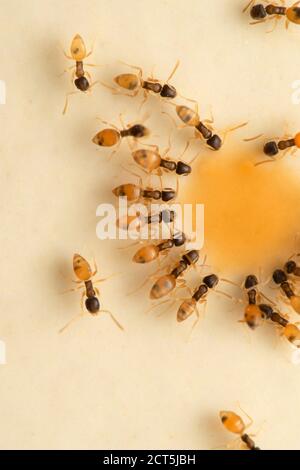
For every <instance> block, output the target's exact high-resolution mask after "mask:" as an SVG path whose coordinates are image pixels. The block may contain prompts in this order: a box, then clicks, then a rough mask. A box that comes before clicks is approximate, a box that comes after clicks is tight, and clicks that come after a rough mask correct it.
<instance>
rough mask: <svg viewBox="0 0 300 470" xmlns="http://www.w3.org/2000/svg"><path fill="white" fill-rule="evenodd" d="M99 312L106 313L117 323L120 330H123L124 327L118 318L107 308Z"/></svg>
mask: <svg viewBox="0 0 300 470" xmlns="http://www.w3.org/2000/svg"><path fill="white" fill-rule="evenodd" d="M99 313H108V315H109V316H110V318H111V319H112V321H113V322H114V323H115V324H116V325H117V327H118V328H120V330H122V331H124V327H123V326H122V325H121V323H119V322H118V320H117V319H116V318H115V317H114V315H113V314H112V313H111V312H110V311H109V310H100V311H99Z"/></svg>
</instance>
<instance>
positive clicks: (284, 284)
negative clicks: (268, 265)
mask: <svg viewBox="0 0 300 470" xmlns="http://www.w3.org/2000/svg"><path fill="white" fill-rule="evenodd" d="M273 281H274V282H275V284H276V285H278V286H279V287H280V289H281V291H282V293H283V295H284V296H285V297H286V300H287V301H288V303H289V304H290V306H291V307H292V309H293V310H294V311H295V312H297V313H299V314H300V296H299V295H296V294H295V292H294V289H293V285H292V283H291V282H290V281H289V280H288V277H287V275H286V273H285V272H284V271H283V270H282V269H276V270H275V271H274V272H273Z"/></svg>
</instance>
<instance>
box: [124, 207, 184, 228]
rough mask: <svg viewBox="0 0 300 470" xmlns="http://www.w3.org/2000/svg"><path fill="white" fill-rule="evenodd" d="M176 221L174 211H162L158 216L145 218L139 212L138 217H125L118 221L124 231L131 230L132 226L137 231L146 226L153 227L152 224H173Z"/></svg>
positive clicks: (152, 215)
mask: <svg viewBox="0 0 300 470" xmlns="http://www.w3.org/2000/svg"><path fill="white" fill-rule="evenodd" d="M174 219H175V212H174V211H172V210H168V209H165V210H162V211H159V212H157V213H156V214H150V215H148V216H144V215H143V214H141V213H139V212H137V213H136V215H125V216H123V217H121V218H119V219H118V220H117V227H119V228H120V229H122V230H129V228H130V226H131V227H134V228H135V229H136V230H141V228H142V227H144V226H145V225H146V224H147V225H149V226H151V225H152V224H161V223H162V222H164V223H167V224H169V223H172V222H174Z"/></svg>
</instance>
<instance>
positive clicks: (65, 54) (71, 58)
mask: <svg viewBox="0 0 300 470" xmlns="http://www.w3.org/2000/svg"><path fill="white" fill-rule="evenodd" d="M60 48H61V50H62V53H63V55H64V56H65V57H66V58H67V59H70V60H74V59H73V57H71V56H70V55H68V54H67V53H66V51H65V49H64V47H63V45H62V44H60Z"/></svg>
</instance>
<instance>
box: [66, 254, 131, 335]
mask: <svg viewBox="0 0 300 470" xmlns="http://www.w3.org/2000/svg"><path fill="white" fill-rule="evenodd" d="M73 271H74V273H75V276H76V277H77V280H76V281H73V282H76V283H78V284H82V283H83V284H84V286H82V285H80V286H79V289H81V288H82V287H84V288H85V290H84V291H83V292H82V297H81V310H82V313H81V314H80V315H79V316H81V315H84V311H83V298H84V296H85V297H86V299H85V308H86V309H87V311H88V312H89V313H90V314H91V315H93V316H96V315H98V314H99V313H108V314H109V315H110V317H111V319H112V320H113V321H114V322H115V324H116V325H117V326H118V327H119V328H120V329H121V330H124V328H123V327H122V325H120V323H119V322H118V321H117V320H116V319H115V317H114V316H113V314H112V313H111V312H110V311H109V310H100V302H99V299H98V297H97V295H98V296H99V291H98V289H96V288H95V287H94V285H93V281H92V278H93V277H94V276H95V274H96V273H97V271H98V269H97V266H96V264H95V269H94V271H92V268H91V266H90V264H89V263H88V261H87V260H86V259H84V258H83V257H82V256H81V255H79V254H78V253H75V254H74V256H73ZM106 279H107V278H105V279H98V280H97V281H96V282H103V281H106ZM94 283H95V282H94ZM74 290H76V289H71V291H74ZM79 316H78V315H77V316H76V317H74V318H73V319H72V320H71V321H70V322H68V323H67V324H66V325H65V326H64V327H63V328H62V329H61V330H60V333H62V332H63V331H64V330H65V329H66V328H67V327H68V326H69V325H70V324H71V323H73V321H74V320H76V319H78V318H79Z"/></svg>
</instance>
